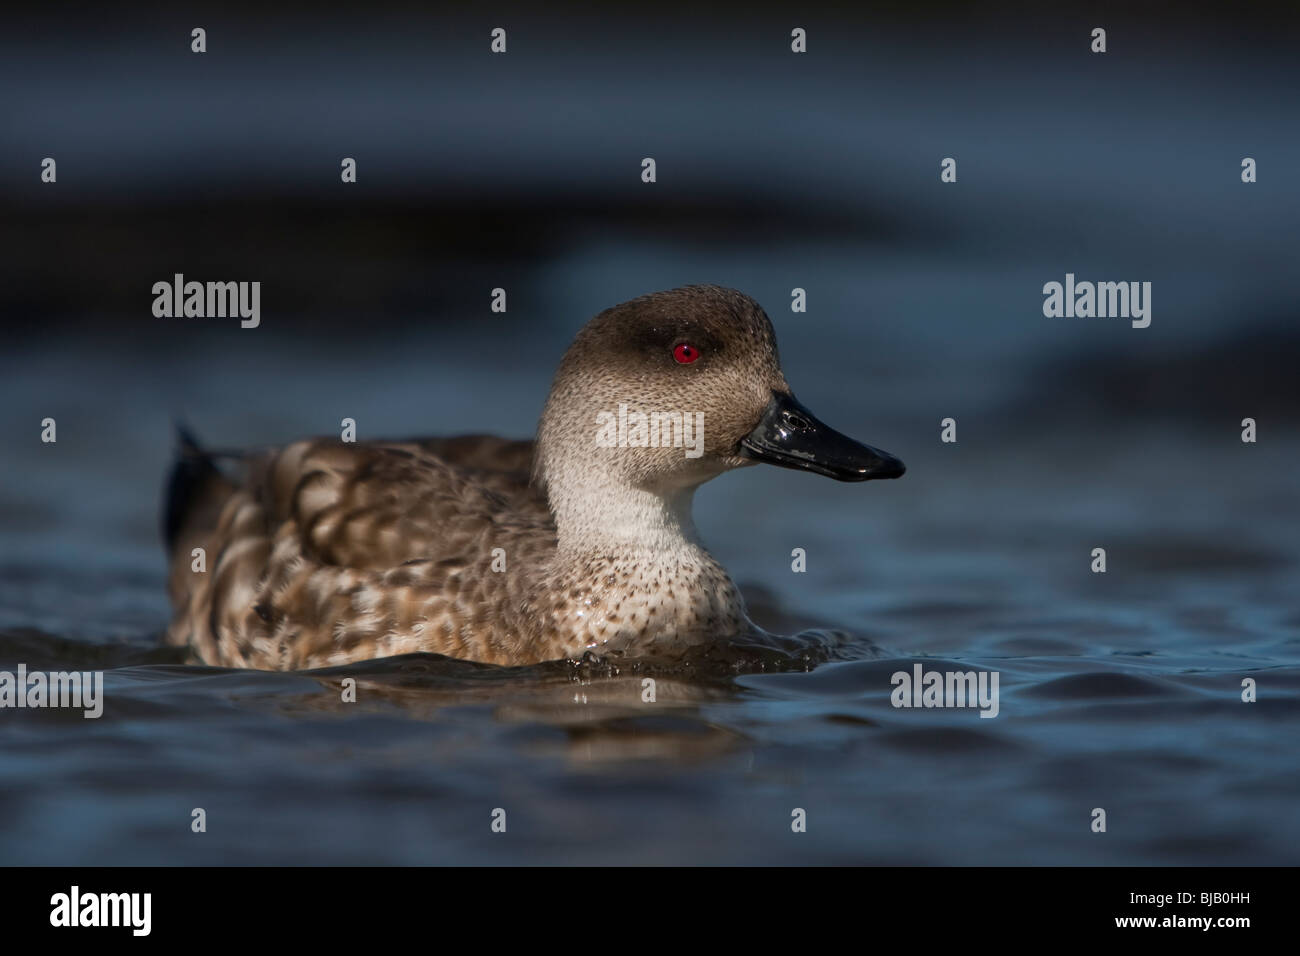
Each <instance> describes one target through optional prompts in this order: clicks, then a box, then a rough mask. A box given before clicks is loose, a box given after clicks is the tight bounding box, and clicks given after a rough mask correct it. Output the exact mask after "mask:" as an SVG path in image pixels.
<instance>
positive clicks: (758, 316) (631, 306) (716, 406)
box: [536, 286, 903, 497]
mask: <svg viewBox="0 0 1300 956" xmlns="http://www.w3.org/2000/svg"><path fill="white" fill-rule="evenodd" d="M757 462H767V463H769V464H774V465H780V466H782V467H785V468H797V469H801V470H804V471H811V472H815V473H817V474H819V475H825V476H827V477H830V478H835V479H836V480H838V481H868V480H870V479H873V478H897V477H899V476H900V475H902V474H903V463H902V462H901V461H899V460H898V459H897V458H895V457H894V456H893V455H890V454H888V453H887V452H883V451H880V450H879V449H876V448H872V447H871V446H869V445H864V444H861V443H860V442H857V441H854V440H853V439H851V438H849V437H847V436H845V435H842V434H840V433H839V432H837V431H835V430H834V429H832V428H829V427H828V426H826V425H824V424H822V422H820V421H819V420H818V419H817V418H816V417H815V416H814V415H813V414H812V413H811V412H810V411H808V409H806V408H804V407H803V406H802V405H801V404H800V403H799V402H798V401H797V400H796V399H795V397H794V395H793V393H792V392H791V389H790V386H789V384H788V383H787V382H786V380H785V375H784V374H783V373H782V371H781V363H780V360H779V359H778V357H777V349H776V338H775V336H774V334H773V332H772V323H771V321H770V320H769V319H768V317H767V314H766V313H764V311H763V309H762V308H761V307H760V306H759V304H758V303H757V302H755V301H754V300H753V299H751V298H750V297H749V296H747V295H744V294H742V293H740V292H736V291H735V290H732V289H724V288H720V287H718V286H687V287H685V288H681V289H673V290H671V291H668V292H656V293H653V294H651V295H645V296H641V297H640V298H637V299H632V300H631V301H630V302H624V303H623V304H621V305H616V306H614V307H613V308H611V309H606V310H605V311H604V312H602V313H600V314H599V315H597V316H596V317H595V318H594V319H592V320H591V321H590V322H588V323H587V325H586V326H585V327H584V328H583V329H582V331H581V332H579V333H578V335H577V337H576V338H575V339H574V341H573V344H572V345H571V346H570V347H569V349H568V351H567V352H566V353H565V355H564V358H563V360H562V361H561V363H560V368H559V371H558V372H557V373H556V376H555V382H554V384H553V385H552V387H551V394H550V397H549V398H548V400H547V403H546V409H545V411H544V412H543V415H542V422H541V427H540V429H539V432H538V447H537V459H536V468H537V473H538V477H539V478H540V479H541V480H542V481H543V482H544V483H546V484H548V485H550V486H552V488H554V485H555V483H556V479H557V478H558V477H559V476H561V475H564V476H565V479H566V481H567V482H569V483H573V482H575V481H580V482H585V483H587V484H589V485H590V484H593V483H600V484H609V483H614V484H617V485H620V486H623V487H631V488H636V489H640V490H643V491H647V492H651V493H653V494H657V495H662V496H671V495H673V494H674V493H675V492H677V491H680V490H684V489H693V488H694V487H695V486H697V485H699V484H700V483H701V482H704V481H707V480H708V479H709V478H712V477H714V476H715V475H718V474H720V473H722V472H724V471H727V470H729V469H731V468H739V467H743V466H746V465H752V464H755V463H757ZM553 497H554V496H553Z"/></svg>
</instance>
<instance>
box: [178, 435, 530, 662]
mask: <svg viewBox="0 0 1300 956" xmlns="http://www.w3.org/2000/svg"><path fill="white" fill-rule="evenodd" d="M455 441H456V440H454V439H430V440H428V442H427V443H426V442H372V443H343V442H340V441H338V440H334V439H330V440H309V441H300V442H296V443H294V444H292V445H288V446H286V447H284V448H283V449H279V450H276V451H271V452H267V453H264V454H260V455H257V456H254V457H253V458H252V459H250V460H249V461H248V462H246V463H245V464H246V474H245V476H244V478H243V480H242V481H241V482H239V483H234V482H231V481H229V480H226V479H218V478H217V477H216V474H217V473H216V471H215V469H214V468H212V467H211V462H207V463H206V466H205V467H203V468H199V469H198V471H199V472H201V473H199V474H198V475H197V477H194V480H188V479H187V480H186V481H182V482H181V483H180V488H179V490H181V491H184V490H185V489H186V488H189V489H191V490H192V491H194V495H193V496H192V499H191V500H189V501H185V500H178V501H173V502H172V503H171V504H170V505H169V507H168V508H167V522H166V524H167V526H168V527H170V528H173V529H179V532H178V533H177V536H176V537H175V538H173V539H172V542H171V544H172V549H173V550H172V557H171V576H170V580H171V589H172V599H173V603H174V605H175V608H176V614H175V616H174V618H173V621H172V625H171V627H170V628H169V630H168V640H169V641H170V642H171V643H174V644H189V645H190V646H191V647H193V648H194V649H195V652H196V653H197V655H198V656H199V657H200V659H202V660H204V661H205V662H207V663H216V664H230V663H235V664H238V665H240V666H257V667H270V668H281V669H283V668H291V667H299V666H318V665H320V664H321V663H323V662H324V663H339V662H340V661H342V660H351V659H360V657H363V656H376V655H378V654H386V653H402V652H404V651H402V650H401V649H400V648H399V647H398V645H396V644H391V641H390V644H385V643H384V641H386V640H390V638H391V637H392V636H393V635H395V634H398V633H401V634H406V633H407V632H408V631H409V632H413V631H414V629H415V622H424V623H423V624H421V626H424V625H425V624H427V622H428V620H431V619H432V618H431V615H435V612H437V607H435V605H437V606H438V607H441V604H439V602H441V603H442V604H449V603H455V601H457V600H459V598H461V597H463V598H464V599H465V600H464V601H463V602H461V603H464V604H465V606H466V607H467V608H469V612H467V613H470V615H471V617H469V618H466V619H467V620H471V619H474V618H473V617H472V615H473V614H477V613H483V612H484V611H483V609H484V608H486V607H487V605H488V604H489V603H491V602H490V601H489V600H488V598H487V596H486V592H485V591H484V590H483V589H484V587H486V585H485V584H484V582H485V581H487V582H490V583H491V585H492V587H494V588H496V589H498V590H500V591H501V594H500V595H499V597H500V598H501V599H502V600H505V601H506V602H507V603H509V604H510V605H512V606H513V605H516V604H518V603H519V602H520V601H521V600H522V599H523V590H522V589H524V588H526V582H525V581H524V580H523V578H522V577H521V576H519V575H494V574H491V573H488V574H483V573H481V572H482V571H483V570H485V569H486V568H487V566H488V563H489V562H490V561H492V560H493V558H492V555H493V549H495V548H497V547H501V548H503V549H504V550H505V551H506V552H508V553H509V554H510V560H511V561H523V562H525V565H527V564H532V565H539V564H540V563H541V562H542V561H544V559H545V555H546V554H547V553H548V552H549V550H550V549H551V548H553V547H554V523H553V522H552V520H551V516H550V513H549V511H548V509H547V506H546V502H545V500H544V498H543V497H542V496H541V495H540V494H538V493H537V492H536V491H535V490H534V489H533V488H531V487H530V486H529V484H528V475H527V471H519V470H517V469H514V468H507V467H504V466H505V465H507V464H510V463H511V459H510V457H509V456H508V455H505V456H501V457H493V456H491V455H486V454H485V453H484V451H483V446H481V445H479V446H478V447H477V448H476V447H475V444H474V443H472V442H462V443H460V444H442V443H445V442H455ZM512 444H517V443H512ZM432 448H442V449H444V450H447V458H450V459H452V461H457V462H463V463H468V462H476V463H477V464H478V465H480V466H481V467H471V466H470V465H469V464H453V463H452V461H449V460H447V458H444V457H442V456H441V455H439V454H435V453H434V452H433V451H432V450H431V449H432ZM522 460H523V456H522V455H521V454H520V455H518V457H517V459H516V463H517V462H520V461H522ZM492 464H497V465H501V466H502V467H498V468H492V467H490V466H491V465H492ZM177 468H178V471H179V470H183V471H187V472H193V471H195V470H196V466H195V464H194V463H193V462H191V463H189V464H185V463H184V462H182V463H179V464H178V466H177ZM177 490H178V484H177V481H176V480H175V478H174V480H173V484H172V491H173V493H176V492H177ZM214 514H216V515H217V517H215V519H214V518H213V517H212V516H213V515H214ZM191 548H202V549H203V551H204V554H205V560H206V564H207V567H206V569H200V568H199V567H196V566H195V564H194V563H193V562H192V556H193V553H194V552H192V551H191ZM194 560H195V561H197V558H196V559H194ZM200 570H203V571H204V573H196V572H198V571H200ZM480 592H482V593H480ZM494 599H495V598H494ZM457 606H458V607H459V605H457ZM444 616H445V615H444ZM485 633H486V632H485ZM470 637H473V638H474V639H475V640H478V641H479V642H480V643H482V642H483V641H484V640H486V637H484V636H483V635H477V634H471V635H469V637H467V636H465V635H464V634H461V633H460V631H452V632H448V633H443V632H439V634H438V636H436V637H435V636H427V637H426V638H425V639H423V640H422V641H421V642H417V643H418V649H423V650H437V651H441V652H445V653H448V654H453V655H456V656H474V657H476V658H477V659H488V658H489V657H490V653H489V651H490V650H491V649H490V648H487V647H486V645H484V646H481V647H480V646H478V645H475V646H474V647H470V646H469V645H468V644H466V643H465V642H466V641H467V640H469V638H470ZM390 645H391V646H390ZM401 646H403V647H405V646H406V645H401ZM415 646H416V645H412V648H414V647H415ZM408 649H411V648H408Z"/></svg>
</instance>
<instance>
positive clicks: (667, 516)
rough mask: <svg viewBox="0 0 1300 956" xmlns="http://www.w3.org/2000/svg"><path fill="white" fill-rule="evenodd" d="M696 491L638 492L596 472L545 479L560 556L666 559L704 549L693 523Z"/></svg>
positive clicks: (572, 471)
mask: <svg viewBox="0 0 1300 956" xmlns="http://www.w3.org/2000/svg"><path fill="white" fill-rule="evenodd" d="M696 487H698V486H697V485H690V486H688V487H684V488H675V489H671V490H668V491H666V492H657V491H648V490H646V489H644V488H637V487H634V486H632V485H629V484H626V483H624V482H621V481H618V480H616V479H614V478H613V477H611V476H609V475H607V474H605V473H602V472H599V471H596V470H586V471H583V470H579V469H574V468H572V467H570V468H566V469H563V470H562V471H561V472H560V473H559V474H555V475H547V493H548V496H549V498H550V503H551V509H552V510H553V511H554V513H555V527H556V531H557V533H558V535H559V550H560V552H561V553H562V554H570V555H573V554H585V553H590V552H591V551H597V550H600V551H611V550H612V551H619V552H632V551H636V552H655V553H662V554H663V555H664V556H665V557H669V556H674V555H676V556H680V555H683V554H685V553H688V552H690V553H695V552H699V551H701V550H703V549H702V547H701V546H700V543H699V538H698V536H697V535H696V532H695V522H694V521H693V520H692V519H691V503H692V501H693V500H694V498H695V489H696Z"/></svg>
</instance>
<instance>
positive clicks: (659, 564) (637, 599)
mask: <svg viewBox="0 0 1300 956" xmlns="http://www.w3.org/2000/svg"><path fill="white" fill-rule="evenodd" d="M686 339H689V340H690V341H692V342H695V343H701V344H702V349H703V350H704V351H703V355H702V356H701V358H700V360H699V361H698V362H697V363H693V364H692V365H689V366H683V365H680V364H678V363H675V362H674V361H673V360H672V358H671V349H672V348H673V343H675V342H678V341H684V340H686ZM779 394H788V386H786V384H785V380H784V378H783V376H782V375H781V372H780V367H779V363H778V361H777V357H776V348H775V341H774V338H773V335H772V331H771V325H770V323H769V321H768V319H767V316H766V315H765V314H764V313H763V311H762V309H761V308H760V307H759V306H758V305H757V304H756V303H754V302H753V300H751V299H749V298H748V297H747V296H744V295H742V294H740V293H738V292H733V291H731V290H726V289H719V288H717V287H712V286H696V287H688V288H686V289H677V290H673V291H671V292H667V293H656V294H654V295H651V296H644V297H642V298H641V299H636V300H632V301H631V302H628V303H624V304H623V305H621V306H616V307H614V308H613V309H609V310H606V311H605V312H603V313H601V314H600V315H599V316H597V317H596V318H595V319H593V320H592V321H591V322H590V323H588V325H587V326H586V327H585V328H584V329H583V330H582V332H581V333H580V334H579V335H578V337H577V339H576V340H575V342H574V344H573V345H572V346H571V347H570V349H569V351H568V352H567V353H566V355H565V357H564V360H563V362H562V363H561V366H560V369H559V372H558V373H557V375H556V379H555V383H554V385H553V387H552V390H551V396H550V399H549V400H548V402H547V406H546V409H545V411H544V413H543V418H542V423H541V426H540V428H539V441H538V443H537V444H536V445H535V443H534V442H530V441H507V440H505V439H500V438H495V437H492V436H486V435H471V436H461V437H455V438H429V439H413V440H408V441H393V442H368V443H344V442H341V441H338V440H330V439H316V440H304V441H298V442H295V443H293V444H290V445H287V446H285V447H284V448H281V449H277V450H272V451H268V452H264V453H260V454H256V455H250V456H247V457H246V458H244V459H243V460H242V465H243V468H242V474H241V475H239V476H238V477H236V478H234V479H232V478H228V477H226V476H225V475H223V474H221V473H220V472H219V471H218V470H217V469H216V468H214V467H212V465H211V464H210V462H209V461H208V459H207V458H206V457H205V456H203V454H202V453H201V452H199V451H198V450H197V449H194V448H191V449H189V450H188V451H187V452H186V457H184V458H183V459H182V460H181V462H179V463H178V466H177V472H178V474H182V475H183V477H184V480H183V481H181V482H179V483H177V480H176V479H175V478H174V479H173V497H174V498H176V499H177V500H175V501H173V502H171V503H170V505H169V511H168V534H169V537H170V538H171V541H170V547H171V552H172V556H171V568H170V576H169V588H170V592H171V597H172V601H173V605H174V607H175V615H174V617H173V620H172V623H171V626H170V627H169V629H168V634H167V637H168V640H169V642H171V643H174V644H180V645H188V646H189V647H190V648H191V649H192V651H193V653H194V655H195V656H196V657H197V658H198V659H200V660H201V661H203V662H205V663H208V664H216V665H225V666H235V667H254V668H263V669H270V670H293V669H303V668H313V667H324V666H331V665H337V664H343V663H348V662H352V661H358V660H364V659H369V658H375V657H386V656H392V655H396V654H405V653H412V652H417V651H425V652H435V653H439V654H445V655H448V656H452V657H459V658H466V659H471V660H476V661H483V662H487V663H494V664H528V663H535V662H538V661H543V660H553V659H559V658H564V657H577V656H581V655H582V653H584V652H585V651H587V650H593V649H594V650H600V651H614V652H622V651H628V652H648V653H657V654H658V653H667V654H679V653H681V652H682V651H683V650H685V649H687V648H689V647H691V646H694V645H697V644H699V643H702V642H706V641H710V640H716V639H718V638H721V637H726V636H729V635H734V634H737V633H740V632H742V631H745V630H748V629H750V628H752V625H751V624H750V623H749V621H748V619H747V618H746V616H745V611H744V604H743V602H742V600H741V598H740V595H739V592H738V591H737V590H736V588H735V586H734V584H732V582H731V580H730V578H728V576H727V574H726V572H725V571H724V570H723V569H722V567H721V566H720V565H718V563H717V562H716V561H715V560H714V559H713V558H712V557H711V556H710V555H709V554H708V552H707V551H705V550H704V548H703V547H702V546H701V545H700V544H699V543H698V541H697V540H696V539H695V535H694V528H693V525H692V524H691V520H690V500H691V496H692V494H693V492H694V489H695V487H696V486H698V485H699V484H700V483H701V482H703V481H705V480H708V479H709V478H711V477H713V476H714V475H716V474H719V473H721V472H722V471H725V470H728V469H730V468H735V467H740V466H742V465H746V464H750V463H752V462H751V461H750V460H749V458H748V457H746V455H744V454H742V452H741V449H740V442H741V441H742V440H743V439H745V438H746V436H747V435H748V434H749V432H750V430H751V429H754V428H755V425H756V423H757V422H758V421H759V419H760V417H761V416H762V415H763V412H764V408H765V406H766V405H767V403H768V402H769V401H771V400H772V398H773V395H779ZM620 402H623V403H627V402H632V403H638V402H639V403H641V404H642V405H644V406H645V407H647V408H649V407H657V408H674V409H685V410H691V409H701V410H703V412H704V413H706V414H707V416H708V417H707V418H705V419H702V420H703V421H707V422H709V429H708V431H707V432H706V433H704V434H703V435H701V438H702V439H703V445H702V454H701V455H699V456H697V457H695V458H691V457H688V456H684V455H683V452H682V449H681V447H680V446H676V447H653V448H650V447H619V448H609V447H601V446H599V443H598V442H596V441H595V439H594V437H593V436H594V433H595V426H594V421H595V416H596V415H597V414H599V413H600V411H601V410H611V409H614V408H617V407H618V405H619V403H620ZM818 424H819V423H818ZM838 437H842V436H838ZM778 463H782V464H786V462H778ZM798 467H807V466H806V465H802V464H800V465H798ZM855 480H856V479H855ZM178 489H179V490H178ZM196 548H202V549H204V553H205V556H206V567H205V568H198V567H197V566H196V563H195V560H194V558H193V557H192V553H193V550H194V549H196Z"/></svg>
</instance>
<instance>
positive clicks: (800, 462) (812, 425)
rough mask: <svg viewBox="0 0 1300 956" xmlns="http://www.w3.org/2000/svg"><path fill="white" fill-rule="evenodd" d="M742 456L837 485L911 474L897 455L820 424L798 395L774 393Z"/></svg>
mask: <svg viewBox="0 0 1300 956" xmlns="http://www.w3.org/2000/svg"><path fill="white" fill-rule="evenodd" d="M740 453H741V454H742V455H744V456H745V457H746V458H753V459H754V460H756V461H765V462H768V463H769V464H772V465H781V466H782V467H783V468H802V469H803V470H804V471H815V472H816V473H817V474H819V475H825V476H826V477H828V478H834V479H835V480H836V481H870V480H871V479H872V478H897V477H899V476H900V475H901V474H902V473H903V472H904V471H905V470H906V469H905V468H904V466H903V463H902V462H901V461H899V460H898V459H897V458H895V457H894V456H893V455H891V454H889V453H888V452H884V451H881V450H880V449H878V448H872V447H871V446H870V445H863V444H861V443H859V442H855V441H854V440H853V439H852V438H849V437H848V436H847V435H841V434H840V433H839V432H837V431H836V430H835V429H833V428H829V427H827V426H826V425H823V424H822V423H821V422H819V421H818V420H817V418H816V416H815V415H813V413H812V412H810V411H808V409H806V408H804V407H803V406H802V405H800V404H799V402H798V401H796V400H795V397H794V396H793V395H782V394H781V393H779V392H774V393H773V394H772V401H770V402H769V403H768V405H767V408H766V409H764V411H763V417H762V418H760V419H759V421H758V426H757V427H756V428H755V429H754V430H753V431H752V432H750V433H749V434H748V435H746V436H745V437H744V438H743V439H741V442H740Z"/></svg>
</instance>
